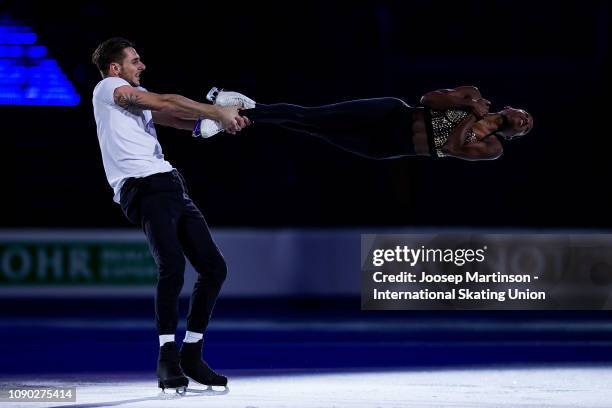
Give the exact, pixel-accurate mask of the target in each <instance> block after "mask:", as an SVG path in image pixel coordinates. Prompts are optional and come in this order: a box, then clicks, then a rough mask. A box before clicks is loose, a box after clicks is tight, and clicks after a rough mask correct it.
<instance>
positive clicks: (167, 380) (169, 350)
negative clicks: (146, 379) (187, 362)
mask: <svg viewBox="0 0 612 408" xmlns="http://www.w3.org/2000/svg"><path fill="white" fill-rule="evenodd" d="M157 378H158V379H159V381H158V386H159V388H161V389H162V391H163V392H166V391H165V390H166V389H167V388H171V389H175V390H176V392H177V393H178V394H184V393H185V391H187V385H188V384H189V379H188V378H187V377H185V374H183V370H181V366H180V357H179V353H178V350H177V348H176V343H175V342H173V341H171V342H168V343H166V344H164V345H163V346H161V347H160V349H159V359H158V360H157Z"/></svg>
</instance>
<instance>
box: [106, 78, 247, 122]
mask: <svg viewBox="0 0 612 408" xmlns="http://www.w3.org/2000/svg"><path fill="white" fill-rule="evenodd" d="M113 99H114V101H115V103H116V104H117V105H119V106H121V107H122V108H124V109H126V110H127V111H130V112H137V111H140V110H145V109H147V110H151V111H153V112H161V113H163V114H166V115H169V116H172V117H174V118H181V119H183V120H194V121H195V120H197V119H198V118H202V117H204V118H208V119H212V120H216V121H218V122H220V123H221V126H222V127H223V128H224V129H228V130H230V131H237V130H240V129H242V127H244V126H242V125H241V124H243V123H244V121H243V120H241V118H240V116H239V115H238V109H237V108H235V107H220V106H216V105H209V104H205V103H200V102H196V101H193V100H191V99H189V98H185V97H184V96H181V95H174V94H156V93H153V92H146V91H141V90H139V89H136V88H134V87H132V86H130V85H124V86H120V87H117V88H115V91H114V93H113ZM162 120H163V119H162Z"/></svg>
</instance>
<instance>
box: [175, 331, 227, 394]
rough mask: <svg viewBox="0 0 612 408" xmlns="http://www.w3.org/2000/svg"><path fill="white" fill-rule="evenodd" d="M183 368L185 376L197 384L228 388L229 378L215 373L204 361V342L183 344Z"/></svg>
mask: <svg viewBox="0 0 612 408" xmlns="http://www.w3.org/2000/svg"><path fill="white" fill-rule="evenodd" d="M181 367H182V368H183V372H184V373H185V375H186V376H188V377H189V378H191V379H192V380H193V381H195V382H198V383H200V384H203V385H208V386H213V385H215V386H220V387H225V386H227V377H225V376H223V375H219V374H217V373H215V372H214V371H213V370H212V369H211V368H210V367H209V366H208V364H206V362H205V361H202V340H200V341H198V342H197V343H183V347H182V348H181Z"/></svg>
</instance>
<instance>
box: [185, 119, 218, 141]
mask: <svg viewBox="0 0 612 408" xmlns="http://www.w3.org/2000/svg"><path fill="white" fill-rule="evenodd" d="M222 131H223V128H222V127H221V124H220V123H219V122H217V121H214V120H212V119H199V120H197V121H196V124H195V127H194V128H193V132H192V133H191V136H193V137H201V138H204V139H206V138H208V137H211V136H214V135H216V134H217V133H219V132H222Z"/></svg>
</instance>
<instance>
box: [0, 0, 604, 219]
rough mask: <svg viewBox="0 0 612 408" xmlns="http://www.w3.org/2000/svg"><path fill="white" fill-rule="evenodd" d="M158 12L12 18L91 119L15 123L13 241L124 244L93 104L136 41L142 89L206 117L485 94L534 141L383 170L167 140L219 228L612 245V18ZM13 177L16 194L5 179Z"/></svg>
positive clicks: (35, 114) (352, 6) (529, 13)
mask: <svg viewBox="0 0 612 408" xmlns="http://www.w3.org/2000/svg"><path fill="white" fill-rule="evenodd" d="M218 3H219V2H195V3H184V4H176V5H173V6H172V7H171V6H170V5H168V4H162V3H160V4H159V5H155V4H151V3H139V2H125V3H121V4H117V6H105V5H101V4H98V2H93V1H86V2H81V4H80V5H78V6H76V5H75V6H71V7H70V8H66V7H63V6H62V7H60V6H59V5H57V4H56V3H54V4H53V5H49V4H47V5H41V4H39V3H36V2H31V1H19V2H16V1H15V2H8V3H5V7H6V9H5V11H7V12H8V13H9V14H10V15H11V16H12V17H13V18H16V19H20V20H21V21H23V22H24V23H27V24H31V26H32V27H33V28H34V31H35V32H37V33H38V42H39V43H41V44H43V45H46V46H47V47H48V48H49V53H50V55H51V56H52V57H54V58H56V59H57V60H58V62H59V64H60V66H61V67H62V69H63V70H64V72H66V73H67V75H68V77H69V78H70V79H71V80H72V81H73V83H74V84H75V85H76V87H77V90H78V92H79V94H80V95H81V105H80V106H78V107H75V108H69V107H62V108H53V107H44V108H43V107H40V108H35V107H7V106H2V107H0V119H1V121H2V131H1V133H2V138H1V142H0V143H1V145H0V146H1V148H2V153H3V167H4V166H6V167H5V169H4V170H3V171H4V173H5V177H4V180H5V185H4V186H3V188H2V191H3V193H2V195H3V200H2V206H3V207H4V211H2V212H0V214H1V215H0V217H1V218H0V226H2V227H129V224H128V222H127V221H126V220H125V219H124V218H123V216H122V214H121V211H120V209H119V206H117V205H115V204H113V202H112V192H111V189H110V187H109V186H108V184H107V182H106V179H105V176H104V171H103V168H102V161H101V156H100V152H99V147H98V141H97V137H96V129H95V123H94V119H93V112H92V107H91V91H92V89H93V87H94V86H95V84H96V83H97V82H98V81H99V80H100V78H99V74H98V72H97V70H96V69H95V67H94V66H93V65H92V64H91V62H90V58H91V54H92V52H93V50H94V49H95V48H96V46H97V44H98V43H99V42H101V41H103V40H105V39H106V38H108V37H111V36H124V37H126V38H128V39H131V40H133V41H134V42H135V43H136V45H137V50H138V52H139V53H140V55H141V57H142V59H143V61H144V63H145V64H146V65H147V70H146V72H145V75H144V76H143V86H145V87H147V88H148V89H149V90H151V91H155V92H160V93H179V94H182V95H185V96H187V97H190V98H193V99H198V100H202V99H203V95H204V93H205V92H206V91H207V90H208V89H209V88H210V87H211V86H219V87H224V88H226V89H231V90H237V91H240V92H243V93H245V94H246V95H248V96H250V97H252V98H253V99H255V100H256V101H261V102H266V103H274V102H292V103H298V104H304V105H318V104H324V103H331V102H336V101H341V100H348V99H353V98H363V97H377V96H396V97H401V98H403V99H404V100H405V101H406V102H407V103H409V104H417V103H418V100H419V98H420V96H421V95H422V94H423V93H425V92H427V91H430V90H433V89H438V88H448V87H455V86H459V85H476V86H478V87H479V88H480V90H481V92H482V93H483V95H484V97H486V98H488V99H490V100H491V101H493V107H492V108H493V109H495V110H498V109H501V108H503V106H504V105H506V104H510V105H513V106H515V107H520V108H524V109H526V110H528V111H529V112H530V113H532V114H533V116H534V118H535V127H534V129H533V131H532V132H531V134H529V135H528V136H527V137H526V138H524V139H522V140H519V141H516V142H513V143H511V144H509V145H507V146H506V149H505V153H504V155H503V157H502V158H501V159H499V160H496V161H493V162H478V163H474V162H464V161H460V160H455V159H445V160H434V159H427V158H408V159H401V160H392V161H370V160H366V159H362V158H360V157H357V156H353V155H351V154H349V153H345V152H343V151H341V150H337V149H335V148H333V147H331V146H329V145H326V144H325V143H323V142H321V141H319V140H316V139H314V138H309V137H308V136H303V135H300V134H292V133H285V132H283V131H279V130H277V129H274V128H272V127H265V126H256V127H254V128H251V129H248V130H246V131H244V132H242V134H240V135H237V136H232V135H220V136H216V137H214V138H212V139H209V140H201V139H197V140H194V139H192V138H191V137H190V135H189V133H188V132H185V131H176V130H172V129H166V128H160V127H158V135H159V138H160V140H161V143H162V146H163V148H164V153H165V155H166V158H167V159H168V160H169V161H170V162H171V163H172V164H173V165H174V166H175V167H177V168H178V169H179V170H180V171H182V172H183V173H184V175H185V176H186V178H187V180H188V185H189V187H190V189H191V194H192V197H193V198H194V200H195V201H196V203H198V204H199V205H200V207H201V208H202V210H203V212H204V214H205V216H206V217H207V219H208V221H209V222H210V224H212V225H214V226H255V227H267V226H272V227H275V226H300V227H307V226H324V227H327V226H329V227H332V226H347V225H358V226H361V225H417V226H423V225H433V226H488V227H526V228H533V227H536V228H537V227H546V228H585V229H591V228H597V229H603V228H610V227H611V226H612V223H611V221H610V218H609V217H608V213H609V208H610V205H609V204H610V201H609V199H608V194H607V191H608V190H609V183H608V179H609V170H608V160H607V158H608V155H609V153H608V150H609V147H610V146H611V142H610V132H609V117H610V113H609V106H610V103H609V94H610V79H609V72H610V52H609V48H610V43H609V37H610V34H609V18H610V15H609V4H608V2H606V1H568V2H563V3H555V4H554V5H553V4H550V3H548V2H533V1H512V2H507V1H490V2H474V1H462V2H454V3H450V4H449V3H447V2H437V1H431V2H430V1H428V2H400V1H396V2H392V1H368V2H359V3H349V2H330V1H311V2H287V3H282V4H271V3H267V4H261V2H251V3H246V4H243V3H241V2H239V3H229V2H227V3H226V4H225V5H220V4H218ZM6 175H8V177H6Z"/></svg>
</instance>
